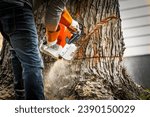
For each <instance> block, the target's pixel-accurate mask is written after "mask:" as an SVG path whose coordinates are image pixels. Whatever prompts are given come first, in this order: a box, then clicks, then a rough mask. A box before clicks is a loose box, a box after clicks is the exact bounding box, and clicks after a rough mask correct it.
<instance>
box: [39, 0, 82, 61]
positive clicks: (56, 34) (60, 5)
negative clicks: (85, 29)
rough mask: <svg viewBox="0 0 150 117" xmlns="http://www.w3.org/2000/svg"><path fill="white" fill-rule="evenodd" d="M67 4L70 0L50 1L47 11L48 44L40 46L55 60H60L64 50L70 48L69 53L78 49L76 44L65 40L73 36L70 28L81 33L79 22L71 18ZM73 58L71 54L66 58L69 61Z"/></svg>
mask: <svg viewBox="0 0 150 117" xmlns="http://www.w3.org/2000/svg"><path fill="white" fill-rule="evenodd" d="M67 2H68V0H49V1H48V5H47V9H46V15H45V25H46V43H45V42H44V43H43V44H42V45H41V46H40V50H41V52H43V53H46V54H48V55H50V56H52V57H54V58H59V56H60V54H61V52H62V50H63V48H67V49H68V48H70V50H69V51H71V50H72V51H75V50H76V49H77V48H76V46H75V45H74V44H67V43H66V39H65V38H64V37H65V36H66V37H69V38H71V36H72V34H71V33H70V32H69V30H67V29H68V28H69V29H70V30H72V31H73V32H80V29H79V24H78V22H77V21H75V20H74V19H73V18H72V17H71V15H70V14H69V12H68V10H67V9H66V3H67ZM70 54H71V52H70ZM71 58H72V57H69V54H68V55H67V57H66V59H68V60H70V59H71Z"/></svg>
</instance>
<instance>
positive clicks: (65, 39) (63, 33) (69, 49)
mask: <svg viewBox="0 0 150 117" xmlns="http://www.w3.org/2000/svg"><path fill="white" fill-rule="evenodd" d="M59 27H60V34H59V36H58V39H57V44H58V45H61V47H62V49H61V50H60V51H59V56H57V57H56V56H53V54H51V53H52V52H49V51H48V50H47V51H42V50H46V48H47V46H43V45H46V44H47V41H46V36H44V38H43V39H42V40H41V44H40V50H41V52H43V53H45V54H46V55H48V56H51V57H53V58H54V59H65V60H72V59H73V57H74V55H75V53H76V51H77V46H76V45H75V42H76V41H77V40H78V39H80V37H81V36H82V35H83V25H82V24H79V29H78V31H77V30H76V31H75V30H73V29H70V28H68V27H66V26H65V25H63V24H61V23H59ZM42 47H45V48H44V49H41V48H42Z"/></svg>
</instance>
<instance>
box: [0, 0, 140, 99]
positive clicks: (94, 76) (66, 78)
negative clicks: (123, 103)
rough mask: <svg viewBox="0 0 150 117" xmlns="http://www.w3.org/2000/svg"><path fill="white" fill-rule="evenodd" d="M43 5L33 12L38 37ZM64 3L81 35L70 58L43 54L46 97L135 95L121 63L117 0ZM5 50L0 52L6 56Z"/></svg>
mask: <svg viewBox="0 0 150 117" xmlns="http://www.w3.org/2000/svg"><path fill="white" fill-rule="evenodd" d="M45 6H46V5H45V4H43V5H41V7H40V8H39V9H38V10H37V11H36V12H35V20H36V24H37V29H38V34H39V40H41V39H42V38H43V37H44V34H45V29H44V27H45V26H44V24H43V23H42V22H43V17H44V13H45ZM67 7H68V9H69V11H70V13H71V14H72V16H73V17H74V19H77V20H78V21H79V22H80V23H81V24H83V26H84V32H85V35H84V36H82V38H81V39H80V40H79V41H78V42H76V45H77V46H78V51H77V53H76V55H75V58H74V60H72V61H65V60H57V61H55V60H54V59H52V58H51V57H48V56H46V55H43V59H44V63H45V69H44V78H45V94H46V97H47V99H139V95H140V89H139V87H137V85H136V84H135V83H134V82H132V81H131V79H130V78H129V76H128V75H127V73H126V70H125V68H124V67H123V66H122V58H123V52H124V49H125V48H124V42H123V36H122V32H121V19H120V13H119V3H118V0H74V1H72V0H70V1H69V2H68V5H67ZM6 51H7V50H5V51H4V50H3V51H2V53H4V57H5V56H6V58H8V56H7V55H8V54H6V53H5V52H6ZM4 57H3V56H2V58H4ZM6 60H7V59H6ZM6 60H5V59H2V66H5V68H2V70H1V71H2V72H1V74H0V76H1V77H0V81H1V82H0V83H1V84H0V85H2V84H3V81H4V79H5V80H6V77H8V76H5V74H4V73H6V71H9V68H10V67H9V68H7V66H6V62H8V61H6ZM10 71H11V70H10ZM3 74H4V75H3ZM9 77H10V78H12V76H9ZM7 80H8V81H9V79H7ZM5 86H7V85H5ZM9 86H11V84H9Z"/></svg>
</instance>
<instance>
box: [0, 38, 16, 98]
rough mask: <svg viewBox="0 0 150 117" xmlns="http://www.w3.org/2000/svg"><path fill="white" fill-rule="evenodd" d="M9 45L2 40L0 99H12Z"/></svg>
mask: <svg viewBox="0 0 150 117" xmlns="http://www.w3.org/2000/svg"><path fill="white" fill-rule="evenodd" d="M9 48H10V46H9V44H8V43H7V42H6V41H5V40H4V41H3V47H2V51H1V53H0V99H14V91H13V75H12V67H11V59H10V52H9Z"/></svg>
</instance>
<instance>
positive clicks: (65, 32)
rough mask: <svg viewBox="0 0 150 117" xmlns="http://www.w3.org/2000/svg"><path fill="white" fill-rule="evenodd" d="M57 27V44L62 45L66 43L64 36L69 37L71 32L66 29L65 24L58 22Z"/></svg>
mask: <svg viewBox="0 0 150 117" xmlns="http://www.w3.org/2000/svg"><path fill="white" fill-rule="evenodd" d="M59 27H60V33H59V36H58V39H57V44H58V45H61V46H62V47H64V46H65V45H66V38H68V39H71V37H72V36H73V34H72V33H71V32H70V31H69V30H68V28H67V27H66V26H65V25H63V24H61V23H59Z"/></svg>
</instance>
